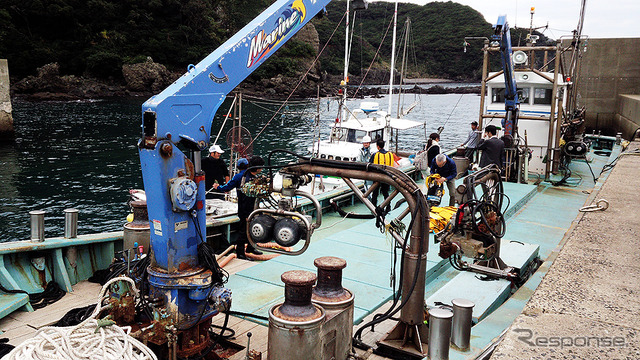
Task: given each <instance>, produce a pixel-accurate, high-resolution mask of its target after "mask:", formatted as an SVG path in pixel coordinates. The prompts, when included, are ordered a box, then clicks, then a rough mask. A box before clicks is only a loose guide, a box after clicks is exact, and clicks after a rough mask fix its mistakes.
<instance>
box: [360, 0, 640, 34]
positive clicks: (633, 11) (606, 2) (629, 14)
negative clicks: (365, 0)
mask: <svg viewBox="0 0 640 360" xmlns="http://www.w3.org/2000/svg"><path fill="white" fill-rule="evenodd" d="M373 1H387V2H394V0H371V1H370V2H373ZM432 1H433V0H404V1H401V2H410V3H414V4H419V5H424V4H426V3H428V2H432ZM454 2H457V3H460V4H463V5H468V6H470V7H472V8H474V9H476V10H477V11H479V12H480V13H481V14H482V15H484V18H485V20H487V22H489V23H491V24H494V23H495V22H496V20H498V16H499V15H507V21H508V22H509V26H511V27H514V26H518V27H523V28H529V24H530V22H531V14H530V9H531V7H532V6H533V7H535V14H534V16H533V26H534V27H538V26H546V25H547V23H548V24H549V29H547V30H544V31H542V30H540V31H541V32H542V33H543V34H544V35H545V36H547V37H550V38H553V39H557V38H559V37H560V36H562V35H570V34H571V30H574V29H575V28H576V27H577V25H578V16H579V14H580V4H581V1H580V0H455V1H454ZM582 34H583V35H587V36H589V37H590V38H618V37H640V0H587V5H586V10H585V19H584V27H583V29H582Z"/></svg>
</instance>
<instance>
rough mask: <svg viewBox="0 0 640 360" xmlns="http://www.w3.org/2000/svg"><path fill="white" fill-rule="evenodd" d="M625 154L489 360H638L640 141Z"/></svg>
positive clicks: (639, 351) (591, 197)
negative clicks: (601, 205) (603, 203)
mask: <svg viewBox="0 0 640 360" xmlns="http://www.w3.org/2000/svg"><path fill="white" fill-rule="evenodd" d="M623 154H624V155H621V156H620V158H619V160H618V162H617V165H616V166H615V167H614V168H613V170H612V172H611V174H610V175H609V177H608V178H607V180H606V181H605V182H604V184H603V185H602V187H601V188H600V190H599V191H598V190H597V189H598V187H597V186H596V189H595V190H594V192H593V193H592V194H591V196H590V198H589V199H590V200H588V201H587V202H588V203H589V204H593V203H595V202H596V201H597V200H598V199H606V200H607V201H608V202H609V208H608V209H607V210H605V211H595V212H586V213H582V214H581V216H579V217H578V219H576V222H575V223H574V226H573V229H570V230H569V231H568V232H567V234H566V235H565V240H566V245H565V246H564V247H562V248H561V250H558V249H556V250H555V251H554V253H552V254H551V256H550V257H551V258H553V257H556V259H555V261H554V262H553V265H551V267H550V269H549V271H548V273H547V275H546V276H545V277H544V279H543V280H542V282H541V284H540V286H539V287H538V288H537V290H536V291H535V293H534V294H533V296H532V297H531V299H530V300H529V302H528V303H527V305H526V306H525V308H524V310H523V312H522V314H520V315H519V316H518V317H517V318H516V320H515V321H514V323H513V324H512V326H511V327H510V328H509V329H508V330H507V333H506V335H505V336H504V338H503V340H502V342H501V343H500V345H498V347H497V349H496V351H495V352H494V354H493V356H492V357H491V359H493V360H507V359H508V360H520V359H523V360H524V359H640V317H639V316H638V312H640V297H639V296H638V294H640V265H639V263H638V249H639V248H640V216H638V212H637V207H638V195H637V194H638V189H639V188H640V176H638V174H639V170H638V169H640V141H634V142H632V143H631V145H630V146H629V149H627V151H626V152H624V153H623ZM543 266H544V265H543Z"/></svg>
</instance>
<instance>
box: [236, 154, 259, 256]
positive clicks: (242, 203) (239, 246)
mask: <svg viewBox="0 0 640 360" xmlns="http://www.w3.org/2000/svg"><path fill="white" fill-rule="evenodd" d="M262 166H264V160H263V159H262V158H261V157H260V156H254V157H252V158H251V160H249V168H248V169H247V170H245V171H244V174H243V175H242V182H241V185H240V186H239V187H238V217H239V218H240V229H239V230H238V231H239V232H240V233H239V234H238V240H236V255H237V257H238V259H243V260H247V255H245V250H244V246H245V245H246V244H248V243H249V240H248V239H247V219H248V218H249V215H251V213H252V212H253V209H254V207H255V204H256V198H255V197H252V196H249V195H247V194H245V193H244V192H242V185H244V184H245V183H247V182H249V181H251V180H253V179H255V178H256V176H257V175H258V174H259V173H260V172H261V171H262ZM246 252H248V253H253V254H256V255H262V252H260V251H258V250H256V249H255V248H254V247H253V246H251V245H249V246H247V251H246Z"/></svg>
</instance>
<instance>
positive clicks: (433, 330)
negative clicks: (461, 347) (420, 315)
mask: <svg viewBox="0 0 640 360" xmlns="http://www.w3.org/2000/svg"><path fill="white" fill-rule="evenodd" d="M452 317H453V313H452V312H451V311H450V310H445V309H440V308H436V309H431V310H429V359H430V360H448V359H449V340H450V338H451V318H452Z"/></svg>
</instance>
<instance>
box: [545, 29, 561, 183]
mask: <svg viewBox="0 0 640 360" xmlns="http://www.w3.org/2000/svg"><path fill="white" fill-rule="evenodd" d="M559 70H560V41H558V42H557V43H556V61H555V68H554V69H553V90H552V91H551V112H550V113H549V138H548V140H547V163H546V164H545V167H544V177H545V179H548V178H549V174H550V169H551V163H552V162H553V158H555V155H554V151H553V150H552V149H553V148H554V146H556V147H557V144H559V141H560V139H555V141H554V140H553V137H554V134H555V133H556V132H554V128H553V126H554V124H556V123H557V121H555V120H556V102H557V101H558V99H557V96H556V93H557V92H558V71H559ZM557 128H558V131H557V133H558V135H557V136H558V137H559V136H560V134H559V132H560V126H559V124H557ZM554 144H555V145H554Z"/></svg>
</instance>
